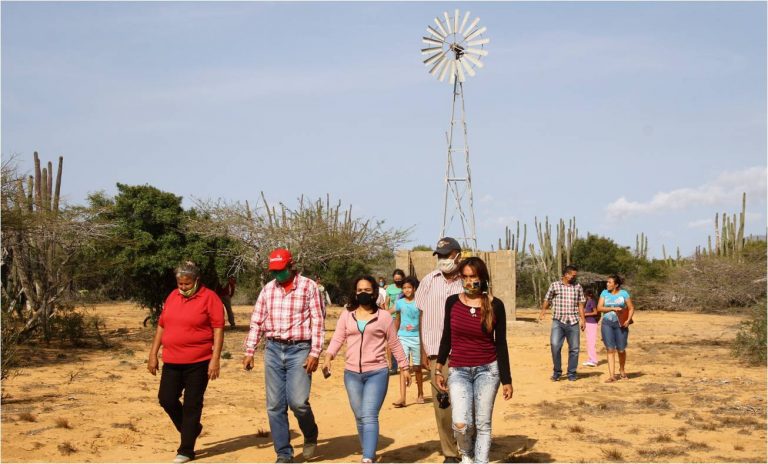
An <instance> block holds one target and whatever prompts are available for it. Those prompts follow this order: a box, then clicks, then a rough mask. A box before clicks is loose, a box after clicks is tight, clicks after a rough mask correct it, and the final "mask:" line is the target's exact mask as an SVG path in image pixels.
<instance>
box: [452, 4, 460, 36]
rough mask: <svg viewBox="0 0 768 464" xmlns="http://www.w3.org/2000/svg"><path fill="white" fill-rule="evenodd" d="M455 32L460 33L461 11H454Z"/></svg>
mask: <svg viewBox="0 0 768 464" xmlns="http://www.w3.org/2000/svg"><path fill="white" fill-rule="evenodd" d="M453 32H456V33H458V32H459V9H458V8H456V9H455V10H453Z"/></svg>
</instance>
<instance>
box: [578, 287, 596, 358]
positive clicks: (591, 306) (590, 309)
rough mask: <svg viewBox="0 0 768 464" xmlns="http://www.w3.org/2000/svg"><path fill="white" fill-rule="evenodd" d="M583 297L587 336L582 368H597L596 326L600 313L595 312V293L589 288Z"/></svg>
mask: <svg viewBox="0 0 768 464" xmlns="http://www.w3.org/2000/svg"><path fill="white" fill-rule="evenodd" d="M584 296H585V297H586V298H587V304H586V305H585V306H584V319H585V322H586V328H585V329H584V333H585V334H586V335H587V357H588V359H587V362H585V363H584V364H582V366H587V367H595V366H597V348H596V345H597V326H598V323H599V322H600V312H599V311H598V310H597V302H596V301H595V292H594V291H592V289H591V288H588V289H586V290H584Z"/></svg>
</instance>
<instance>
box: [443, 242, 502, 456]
mask: <svg viewBox="0 0 768 464" xmlns="http://www.w3.org/2000/svg"><path fill="white" fill-rule="evenodd" d="M459 272H460V275H461V278H462V281H463V286H464V293H460V294H458V295H452V296H449V297H448V299H447V300H446V302H445V320H444V323H443V336H442V338H441V339H440V350H439V352H438V355H437V364H436V368H435V380H436V383H437V388H439V389H440V390H442V391H446V390H448V393H449V394H450V399H451V404H452V405H453V407H452V412H451V418H452V421H453V431H454V435H455V436H456V442H457V444H458V447H459V453H461V458H462V462H467V461H468V462H475V463H487V462H488V451H489V449H490V447H491V416H492V415H493V403H494V401H495V400H496V392H497V391H498V389H499V383H501V384H502V390H503V396H504V399H505V400H509V399H510V398H512V392H513V390H512V375H511V373H510V372H509V353H508V352H507V322H506V314H505V312H504V311H505V310H504V303H502V302H501V300H499V299H498V298H494V297H493V295H492V294H491V291H490V288H489V280H490V275H489V273H488V267H487V266H486V265H485V263H484V262H483V260H482V259H480V258H477V257H471V258H467V259H465V260H464V261H462V262H461V263H459ZM449 354H450V357H451V360H450V366H449V369H448V380H447V382H446V380H445V379H444V378H443V375H442V373H441V370H442V367H443V365H444V364H445V363H446V361H447V360H448V355H449ZM473 429H474V432H475V433H473ZM473 435H474V437H475V438H474V439H473Z"/></svg>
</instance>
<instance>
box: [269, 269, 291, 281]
mask: <svg viewBox="0 0 768 464" xmlns="http://www.w3.org/2000/svg"><path fill="white" fill-rule="evenodd" d="M272 277H274V278H275V279H276V280H277V281H278V282H280V283H281V284H284V283H286V282H288V280H289V279H290V278H291V271H289V270H288V269H283V270H282V271H272Z"/></svg>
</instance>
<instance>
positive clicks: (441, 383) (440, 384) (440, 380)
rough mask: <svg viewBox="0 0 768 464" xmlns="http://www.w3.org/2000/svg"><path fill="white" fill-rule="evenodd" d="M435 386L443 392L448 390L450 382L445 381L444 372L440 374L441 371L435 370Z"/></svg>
mask: <svg viewBox="0 0 768 464" xmlns="http://www.w3.org/2000/svg"><path fill="white" fill-rule="evenodd" d="M435 386H436V387H437V389H438V390H440V391H442V392H447V391H448V384H446V382H445V377H443V375H442V374H440V371H436V372H435Z"/></svg>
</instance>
